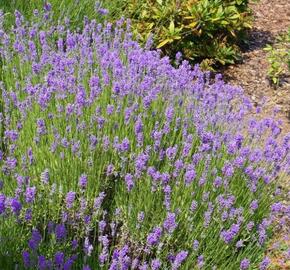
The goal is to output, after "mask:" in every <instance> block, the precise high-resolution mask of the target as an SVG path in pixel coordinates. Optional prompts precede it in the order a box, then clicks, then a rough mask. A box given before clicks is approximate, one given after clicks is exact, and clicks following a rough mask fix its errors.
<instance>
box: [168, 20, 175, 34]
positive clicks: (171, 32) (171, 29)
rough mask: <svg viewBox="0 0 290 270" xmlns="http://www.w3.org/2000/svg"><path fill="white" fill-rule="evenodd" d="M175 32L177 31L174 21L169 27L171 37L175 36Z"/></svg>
mask: <svg viewBox="0 0 290 270" xmlns="http://www.w3.org/2000/svg"><path fill="white" fill-rule="evenodd" d="M174 30H175V27H174V21H171V22H170V25H169V33H170V34H171V35H173V34H174Z"/></svg>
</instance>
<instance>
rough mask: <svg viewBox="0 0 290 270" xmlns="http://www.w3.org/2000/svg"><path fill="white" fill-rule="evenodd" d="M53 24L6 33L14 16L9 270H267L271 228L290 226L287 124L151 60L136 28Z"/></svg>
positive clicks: (216, 84)
mask: <svg viewBox="0 0 290 270" xmlns="http://www.w3.org/2000/svg"><path fill="white" fill-rule="evenodd" d="M96 11H97V13H99V14H100V15H102V16H104V15H106V13H107V11H106V10H105V9H103V8H102V7H101V5H100V4H96ZM52 14H53V10H52V7H51V6H50V5H49V4H48V3H47V4H46V5H45V7H44V10H43V11H41V10H39V11H37V12H35V18H34V19H33V20H34V21H32V22H26V21H25V19H24V17H23V16H22V15H21V14H20V13H19V12H16V13H15V16H16V20H15V27H14V28H13V29H8V30H6V29H4V28H3V26H2V23H1V22H2V21H3V20H4V19H5V18H4V17H5V16H4V15H3V14H2V13H0V58H1V72H2V73H3V76H1V82H0V93H1V96H0V130H1V132H0V134H1V137H0V148H1V150H0V179H1V181H0V192H1V193H0V219H1V222H0V235H5V233H7V232H9V233H10V234H9V237H10V239H12V240H10V239H9V240H6V239H5V238H2V237H0V244H1V245H0V254H6V255H7V256H8V259H7V261H9V263H10V264H9V266H8V268H9V269H14V268H15V267H16V266H15V265H16V264H17V265H18V266H17V267H18V268H21V269H22V268H27V269H95V268H96V267H99V266H101V267H102V268H103V269H112V270H113V269H124V270H125V269H156V270H157V269H194V268H196V267H197V268H199V269H210V268H213V269H220V268H221V269H222V268H224V269H229V270H231V269H232V270H236V269H239V268H240V269H249V268H251V267H253V268H257V269H258V268H260V269H266V268H267V266H268V264H269V259H268V258H264V259H263V260H261V261H258V259H257V258H260V257H261V255H262V254H263V250H264V248H265V244H266V242H267V241H266V240H267V237H268V235H269V234H268V232H269V229H270V228H271V227H272V226H274V222H275V220H276V218H277V217H280V216H283V218H281V220H280V223H279V226H281V227H282V228H284V227H285V226H287V219H286V218H287V215H289V207H287V206H286V205H285V204H284V203H281V202H280V200H279V197H280V196H281V190H280V189H276V187H275V185H276V184H277V182H278V180H277V179H282V178H283V177H289V173H290V169H289V165H290V154H289V150H290V144H289V143H290V135H286V136H285V138H284V139H283V138H281V139H280V137H281V134H280V133H281V132H280V131H281V123H280V121H279V120H277V119H274V118H273V119H270V118H269V119H261V120H258V119H259V117H257V119H249V115H252V110H253V109H254V107H253V105H252V104H251V102H250V100H249V99H248V98H247V97H246V95H245V94H244V93H243V91H242V89H240V88H239V87H234V86H231V85H228V84H226V83H225V82H224V81H223V80H222V79H221V76H220V75H217V76H216V77H215V78H214V79H211V78H210V74H209V73H208V72H202V71H201V70H200V69H199V67H198V66H197V65H196V66H194V67H192V66H190V64H189V63H188V62H187V61H185V60H184V61H182V55H181V54H179V53H178V54H177V55H176V61H175V62H176V63H175V66H172V65H171V64H170V60H169V58H168V57H161V54H160V52H159V51H154V50H148V49H144V48H141V47H140V46H139V45H138V43H137V42H136V41H134V39H133V34H132V33H131V32H130V22H129V21H127V20H125V19H121V20H120V21H118V22H116V23H115V24H112V23H107V24H104V25H103V24H98V23H97V21H96V20H93V21H89V20H88V19H85V20H84V24H83V28H80V29H78V30H77V31H73V30H71V28H70V22H69V19H67V20H66V22H65V24H64V25H61V24H58V25H53V23H52V20H51V19H50V18H51V16H52ZM149 43H150V41H148V44H147V45H148V46H149V45H150V44H149ZM258 111H259V110H258ZM260 118H262V117H260ZM9 241H10V242H11V241H12V242H13V243H15V245H11V243H10V242H9ZM237 258H244V259H243V260H242V261H241V260H240V259H237ZM1 263H2V262H0V268H1V267H2V268H3V266H2V265H1ZM5 267H6V266H5ZM2 268H1V269H2Z"/></svg>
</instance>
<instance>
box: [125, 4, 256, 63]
mask: <svg viewBox="0 0 290 270" xmlns="http://www.w3.org/2000/svg"><path fill="white" fill-rule="evenodd" d="M126 2H127V5H126V6H124V9H123V12H122V14H124V15H125V16H127V17H129V18H131V19H132V24H133V30H134V32H135V33H138V34H139V35H140V36H141V40H142V41H145V40H147V38H148V37H149V35H151V34H152V35H153V40H154V44H155V46H156V47H157V48H162V50H163V51H164V52H165V53H166V55H171V56H173V55H175V54H176V52H178V51H180V52H182V53H183V55H184V56H185V58H186V59H190V60H194V61H198V60H202V59H211V60H212V63H218V64H228V63H233V62H234V61H235V60H237V58H238V56H239V48H238V46H237V45H236V44H237V41H239V42H240V41H241V37H242V34H244V33H245V30H246V29H249V28H250V27H251V11H250V9H249V7H248V1H230V0H229V1H228V0H227V1H224V0H213V1H208V0H180V1H176V0H159V1H150V0H146V1H144V0H137V1H136V0H134V1H131V0H129V1H126ZM208 62H209V61H208Z"/></svg>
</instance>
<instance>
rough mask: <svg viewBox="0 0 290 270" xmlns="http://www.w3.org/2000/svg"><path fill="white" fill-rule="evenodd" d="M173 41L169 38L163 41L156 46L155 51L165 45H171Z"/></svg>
mask: <svg viewBox="0 0 290 270" xmlns="http://www.w3.org/2000/svg"><path fill="white" fill-rule="evenodd" d="M172 41H173V39H171V38H167V39H165V40H163V41H162V42H160V43H159V44H158V45H157V49H159V48H161V47H163V46H164V45H166V44H167V43H171V42H172Z"/></svg>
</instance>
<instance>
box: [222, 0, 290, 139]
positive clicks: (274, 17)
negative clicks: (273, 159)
mask: <svg viewBox="0 0 290 270" xmlns="http://www.w3.org/2000/svg"><path fill="white" fill-rule="evenodd" d="M250 5H251V8H252V10H253V15H254V22H253V28H252V30H251V31H250V33H249V41H248V45H247V46H246V48H244V51H243V53H242V61H241V63H238V64H237V65H232V66H229V67H227V68H225V69H224V70H223V72H222V73H223V75H224V79H225V80H226V81H228V82H229V83H231V84H234V85H239V86H242V87H243V89H244V90H245V92H246V94H248V95H249V96H250V98H251V100H252V101H253V102H254V104H261V103H263V104H264V110H263V111H264V114H265V116H268V115H269V116H270V115H271V114H272V112H273V109H274V108H276V109H279V110H280V113H279V117H280V118H281V120H282V121H283V124H282V126H281V128H282V132H283V134H286V133H289V132H290V73H289V74H285V75H286V76H285V77H284V80H283V81H282V84H281V85H280V86H278V87H276V88H275V87H273V85H271V83H270V81H269V80H268V78H267V71H268V68H269V64H268V62H267V53H266V52H265V51H264V50H263V48H265V46H266V44H275V42H276V40H275V39H276V37H277V36H278V35H279V34H281V33H283V32H286V31H287V29H288V27H289V26H290V0H259V1H254V2H252V3H251V4H250Z"/></svg>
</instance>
